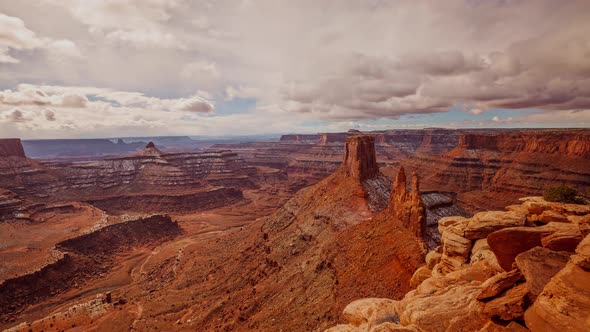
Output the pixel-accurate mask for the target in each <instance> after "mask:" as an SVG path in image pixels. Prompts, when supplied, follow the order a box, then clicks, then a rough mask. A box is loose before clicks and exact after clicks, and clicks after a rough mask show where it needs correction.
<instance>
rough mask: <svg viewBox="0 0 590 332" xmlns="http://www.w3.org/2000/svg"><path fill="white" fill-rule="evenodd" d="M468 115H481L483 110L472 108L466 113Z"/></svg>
mask: <svg viewBox="0 0 590 332" xmlns="http://www.w3.org/2000/svg"><path fill="white" fill-rule="evenodd" d="M466 112H467V113H469V114H473V115H480V114H482V113H483V110H481V109H479V108H472V109H469V110H467V111H466Z"/></svg>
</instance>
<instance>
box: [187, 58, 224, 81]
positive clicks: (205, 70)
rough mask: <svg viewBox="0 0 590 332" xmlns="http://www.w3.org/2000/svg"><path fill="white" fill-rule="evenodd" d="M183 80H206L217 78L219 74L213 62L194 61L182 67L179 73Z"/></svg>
mask: <svg viewBox="0 0 590 332" xmlns="http://www.w3.org/2000/svg"><path fill="white" fill-rule="evenodd" d="M180 74H181V75H182V76H183V77H185V78H189V79H190V78H200V77H202V76H207V77H208V78H215V77H219V76H220V74H219V72H218V71H217V66H216V65H215V63H214V62H207V61H195V62H190V63H187V64H186V65H184V67H183V68H182V72H181V73H180Z"/></svg>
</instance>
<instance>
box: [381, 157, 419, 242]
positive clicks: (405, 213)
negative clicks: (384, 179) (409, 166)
mask: <svg viewBox="0 0 590 332" xmlns="http://www.w3.org/2000/svg"><path fill="white" fill-rule="evenodd" d="M419 181H420V180H419V179H418V175H417V174H416V173H412V184H411V190H410V191H408V189H407V184H406V173H405V170H404V168H403V167H402V168H401V169H400V171H399V172H398V174H397V177H396V178H395V181H394V182H393V189H392V191H391V196H390V198H389V206H388V207H387V213H390V214H392V215H393V216H394V218H395V219H396V220H399V221H400V222H401V225H402V226H403V227H404V228H406V229H407V230H408V231H410V232H411V233H412V234H414V236H416V237H418V238H422V235H423V232H424V228H425V226H426V219H425V209H424V204H423V203H422V199H421V197H420V182H419Z"/></svg>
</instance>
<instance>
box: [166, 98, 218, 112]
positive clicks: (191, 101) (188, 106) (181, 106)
mask: <svg viewBox="0 0 590 332" xmlns="http://www.w3.org/2000/svg"><path fill="white" fill-rule="evenodd" d="M174 104H175V105H174V108H176V109H177V110H180V111H187V112H194V113H213V112H214V111H215V107H214V106H213V104H212V103H210V102H209V101H207V100H205V99H204V98H201V97H199V96H193V97H191V98H187V99H184V98H182V99H179V100H177V101H175V102H174Z"/></svg>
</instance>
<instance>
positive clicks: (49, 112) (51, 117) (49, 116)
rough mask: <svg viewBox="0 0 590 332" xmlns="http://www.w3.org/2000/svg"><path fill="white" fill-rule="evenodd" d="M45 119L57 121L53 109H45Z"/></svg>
mask: <svg viewBox="0 0 590 332" xmlns="http://www.w3.org/2000/svg"><path fill="white" fill-rule="evenodd" d="M44 114H45V119H46V120H47V121H55V112H54V111H52V110H45V112H44Z"/></svg>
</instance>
